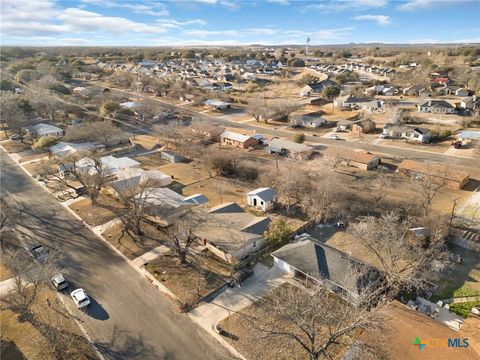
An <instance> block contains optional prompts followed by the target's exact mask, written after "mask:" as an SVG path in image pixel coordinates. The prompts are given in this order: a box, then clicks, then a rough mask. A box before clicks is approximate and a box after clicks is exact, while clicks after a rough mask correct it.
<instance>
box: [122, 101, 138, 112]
mask: <svg viewBox="0 0 480 360" xmlns="http://www.w3.org/2000/svg"><path fill="white" fill-rule="evenodd" d="M140 106H141V104H140V103H139V102H137V101H126V102H123V103H121V104H120V107H122V108H123V109H128V110H132V111H133V110H134V109H136V108H139V107H140Z"/></svg>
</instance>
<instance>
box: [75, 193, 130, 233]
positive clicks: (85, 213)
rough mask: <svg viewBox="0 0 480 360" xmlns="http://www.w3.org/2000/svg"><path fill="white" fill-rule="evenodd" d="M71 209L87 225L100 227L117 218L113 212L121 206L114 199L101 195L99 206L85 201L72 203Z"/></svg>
mask: <svg viewBox="0 0 480 360" xmlns="http://www.w3.org/2000/svg"><path fill="white" fill-rule="evenodd" d="M69 207H70V209H72V210H74V211H75V212H76V213H77V214H78V215H79V216H80V217H81V218H82V219H83V221H85V222H86V223H87V224H89V225H91V226H98V225H102V224H105V223H106V222H108V221H110V220H113V219H115V218H116V216H115V214H114V212H113V210H114V209H115V208H119V207H121V205H120V204H119V203H118V202H117V201H116V200H115V199H113V198H111V197H109V196H106V195H100V196H99V198H98V205H95V206H94V205H92V201H91V200H90V199H83V200H79V201H76V202H74V203H72V204H71V205H70V206H69Z"/></svg>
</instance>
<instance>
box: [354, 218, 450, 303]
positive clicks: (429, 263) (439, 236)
mask: <svg viewBox="0 0 480 360" xmlns="http://www.w3.org/2000/svg"><path fill="white" fill-rule="evenodd" d="M415 225H416V224H415V222H414V221H413V220H412V219H411V218H408V217H403V216H401V215H400V214H399V213H398V212H395V211H393V212H389V213H386V214H384V215H382V216H381V217H379V218H375V217H373V216H369V217H367V218H366V219H365V220H363V221H361V222H359V223H357V224H354V225H352V226H351V227H350V228H349V232H350V233H351V234H352V235H353V236H354V237H355V238H356V239H358V241H359V242H360V244H361V245H362V247H363V248H364V249H366V250H367V253H368V254H369V256H370V260H371V262H372V263H373V265H375V266H377V267H378V268H379V269H380V270H381V271H382V273H383V274H384V280H383V284H382V286H380V287H379V289H378V295H379V296H381V297H387V298H393V297H395V296H396V295H397V294H398V293H400V292H401V291H409V290H423V289H425V288H427V287H429V286H431V284H432V282H433V281H434V280H435V277H436V276H438V274H439V272H440V271H441V270H443V269H444V268H445V266H446V265H447V264H448V260H447V259H448V256H447V254H448V253H447V251H446V244H445V236H446V232H445V230H442V229H445V227H444V226H438V225H437V226H435V228H434V229H429V230H430V234H429V236H428V241H417V239H416V238H414V239H413V240H410V239H409V237H408V236H406V235H407V234H409V230H410V229H411V228H413V227H415Z"/></svg>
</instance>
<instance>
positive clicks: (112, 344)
mask: <svg viewBox="0 0 480 360" xmlns="http://www.w3.org/2000/svg"><path fill="white" fill-rule="evenodd" d="M93 345H94V347H95V348H96V349H97V351H98V352H100V353H101V354H102V355H103V356H104V357H105V358H106V359H112V360H119V359H168V360H174V359H175V357H174V355H173V354H172V353H170V352H166V353H165V354H157V353H156V352H155V349H154V348H153V346H151V345H148V344H146V343H145V342H144V340H143V338H142V336H141V335H140V334H136V335H130V334H129V333H128V332H127V331H122V330H119V329H118V327H117V326H115V327H114V328H113V332H112V335H111V339H110V340H109V341H107V342H95V343H94V344H93Z"/></svg>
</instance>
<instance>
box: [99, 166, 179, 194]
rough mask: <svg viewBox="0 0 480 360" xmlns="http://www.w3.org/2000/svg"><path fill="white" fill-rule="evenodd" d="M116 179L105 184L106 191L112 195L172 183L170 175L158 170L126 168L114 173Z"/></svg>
mask: <svg viewBox="0 0 480 360" xmlns="http://www.w3.org/2000/svg"><path fill="white" fill-rule="evenodd" d="M115 177H116V180H113V181H111V182H109V183H108V184H106V189H107V191H108V192H109V193H110V194H111V195H113V196H120V195H122V194H131V195H133V194H134V193H139V192H141V191H142V188H145V187H149V188H155V187H164V186H168V185H170V184H171V183H172V181H173V180H172V177H171V176H169V175H167V174H164V173H162V172H161V171H158V170H144V169H141V168H126V169H123V170H121V171H119V172H117V173H116V174H115Z"/></svg>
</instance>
